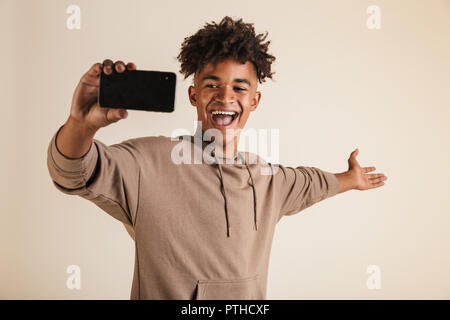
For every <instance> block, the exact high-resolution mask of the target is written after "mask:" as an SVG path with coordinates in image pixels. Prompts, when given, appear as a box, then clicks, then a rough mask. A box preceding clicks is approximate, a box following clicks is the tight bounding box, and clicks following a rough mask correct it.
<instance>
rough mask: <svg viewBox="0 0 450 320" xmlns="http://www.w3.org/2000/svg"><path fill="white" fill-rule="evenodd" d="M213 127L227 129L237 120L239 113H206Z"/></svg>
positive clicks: (218, 111) (216, 111)
mask: <svg viewBox="0 0 450 320" xmlns="http://www.w3.org/2000/svg"><path fill="white" fill-rule="evenodd" d="M208 114H209V116H210V117H211V120H212V122H213V123H214V126H215V127H218V128H227V127H231V126H233V125H234V124H235V122H236V121H237V119H238V118H239V112H235V111H220V110H215V111H211V112H208Z"/></svg>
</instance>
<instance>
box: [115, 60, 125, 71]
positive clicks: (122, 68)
mask: <svg viewBox="0 0 450 320" xmlns="http://www.w3.org/2000/svg"><path fill="white" fill-rule="evenodd" d="M114 68H115V70H116V71H117V72H119V73H121V72H124V71H125V70H126V69H127V68H126V67H125V63H123V61H122V60H117V61H116V62H115V63H114Z"/></svg>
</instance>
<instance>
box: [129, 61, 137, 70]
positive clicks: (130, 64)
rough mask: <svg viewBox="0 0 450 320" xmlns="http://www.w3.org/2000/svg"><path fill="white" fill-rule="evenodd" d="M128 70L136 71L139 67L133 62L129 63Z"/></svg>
mask: <svg viewBox="0 0 450 320" xmlns="http://www.w3.org/2000/svg"><path fill="white" fill-rule="evenodd" d="M127 69H128V70H136V69H137V67H136V65H135V64H134V63H133V62H128V63H127Z"/></svg>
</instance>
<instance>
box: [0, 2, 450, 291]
mask: <svg viewBox="0 0 450 320" xmlns="http://www.w3.org/2000/svg"><path fill="white" fill-rule="evenodd" d="M71 4H76V5H78V6H80V8H81V29H80V30H69V29H67V27H66V20H67V18H68V16H69V14H67V13H66V9H67V7H68V6H69V5H71ZM369 5H378V6H379V7H380V9H381V29H379V30H369V29H368V28H367V27H366V21H367V19H368V14H367V13H366V9H367V7H368V6H369ZM0 12H1V19H0V24H1V28H0V30H1V31H0V32H1V39H2V44H1V47H2V49H1V50H0V54H1V60H0V62H1V64H2V65H1V69H2V71H1V76H0V79H1V92H2V93H1V103H2V108H1V119H2V122H3V125H2V126H1V127H0V128H1V130H2V132H1V133H2V137H3V139H1V141H2V150H3V151H2V157H1V165H2V171H3V174H4V175H3V183H2V184H1V190H0V191H1V193H0V194H1V201H0V206H1V217H0V221H1V225H0V226H1V230H0V259H1V260H0V298H3V299H129V294H130V288H131V280H132V272H133V263H134V246H133V241H132V240H131V238H130V237H129V236H128V234H127V233H126V231H125V229H124V227H123V225H122V224H121V223H119V222H118V221H116V220H114V219H113V218H111V217H110V216H109V215H107V214H106V213H104V212H103V211H101V209H100V208H98V207H96V206H95V205H94V204H93V203H90V202H89V201H87V200H84V199H82V198H79V197H71V196H68V195H64V194H62V193H60V192H58V191H57V190H56V189H55V188H54V187H53V185H52V183H51V180H50V177H49V175H48V171H47V167H46V155H47V154H46V152H47V146H48V143H49V141H50V138H51V136H52V135H53V134H54V133H55V132H56V130H57V129H58V128H59V126H60V125H62V124H63V123H64V122H65V120H66V118H67V116H68V113H69V108H70V103H71V99H72V94H73V91H74V89H75V87H76V85H77V83H78V81H79V79H80V77H81V75H82V74H83V73H84V72H86V70H87V69H88V68H89V67H90V66H91V65H92V64H93V63H95V62H101V61H103V59H105V58H111V59H113V60H117V59H122V60H123V61H125V62H128V61H133V62H135V63H136V64H137V66H138V68H139V69H146V70H162V71H173V72H176V73H177V76H178V82H177V96H176V111H175V112H174V113H173V114H158V113H149V112H142V111H130V112H129V117H128V119H126V120H124V121H121V122H120V123H117V124H115V125H112V126H110V127H108V128H106V129H103V130H101V131H100V132H99V133H98V135H97V136H96V138H97V139H99V140H101V141H102V142H104V143H107V144H113V143H117V142H120V141H123V140H126V139H129V138H132V137H140V136H148V135H166V136H170V135H171V133H172V132H173V130H175V129H177V128H185V129H187V130H189V131H190V132H193V129H194V128H193V121H194V120H195V119H196V111H195V108H193V107H192V106H190V104H189V101H188V98H187V88H188V86H189V84H190V81H191V79H190V78H189V79H187V80H183V79H182V77H181V75H180V74H179V73H178V70H179V63H178V62H177V60H176V56H177V54H178V52H179V49H180V45H181V42H182V41H183V39H184V37H186V36H189V35H191V34H192V33H193V32H195V31H197V30H198V29H199V28H200V27H202V26H203V25H204V23H205V22H209V21H212V20H215V21H220V19H221V18H222V17H223V16H224V15H231V16H232V17H234V18H237V17H242V18H244V20H245V21H247V22H253V23H255V28H256V31H257V32H263V31H266V30H267V31H269V38H270V39H271V40H272V44H271V52H272V53H273V54H274V55H275V56H276V57H277V60H276V62H275V63H274V65H273V67H274V70H275V71H276V74H275V81H270V80H269V81H268V82H267V83H265V84H263V85H262V86H260V90H261V92H262V99H261V103H260V105H259V108H258V109H257V110H256V111H255V112H254V113H253V114H252V115H251V117H250V119H249V122H248V123H247V126H248V128H257V129H262V128H274V129H279V130H280V163H282V164H284V165H290V166H297V165H308V166H316V167H319V168H321V169H324V170H327V171H331V172H342V171H345V170H346V169H347V159H348V156H349V154H350V152H351V151H352V150H353V149H354V148H356V147H358V148H359V149H360V154H359V156H358V160H359V161H360V163H361V165H363V166H369V165H375V166H376V167H377V172H383V173H385V174H386V175H387V176H388V180H387V183H386V185H385V186H384V187H382V188H379V189H375V190H369V191H365V192H360V191H349V192H347V193H344V194H339V195H337V196H336V197H333V198H331V199H328V200H325V201H323V202H321V203H318V204H316V205H315V206H313V207H311V208H308V209H306V210H305V211H303V212H301V213H299V214H297V215H295V216H292V217H284V218H283V219H282V220H281V221H280V223H279V224H278V226H277V230H276V234H275V238H274V242H273V247H272V255H271V262H270V274H269V280H268V291H267V298H268V299H443V298H445V299H449V298H450V272H449V270H450V235H449V231H448V230H450V216H449V213H450V200H449V191H450V190H449V189H450V188H449V181H450V173H449V172H450V171H449V169H448V165H449V163H450V152H449V144H448V137H449V136H450V128H449V120H450V90H449V88H450V1H448V0H447V1H446V0H433V1H424V0H423V1H413V0H409V1H407V0H403V1H401V0H396V1H364V0H351V1H350V0H349V1H331V0H330V1H323V0H322V1H298V0H296V1H282V0H280V1H276V2H274V1H262V0H257V1H232V0H230V1H226V2H223V1H220V2H219V1H129V0H128V1H61V0H58V1H56V0H54V1H7V0H6V1H5V0H2V1H1V2H0ZM205 200H206V199H205ZM69 265H78V266H80V268H81V290H69V289H67V288H66V279H67V277H68V276H69V275H68V274H67V273H66V268H67V267H68V266H69ZM369 265H377V266H379V267H380V269H381V288H380V289H375V290H369V289H368V288H367V286H366V281H367V279H368V277H369V274H368V273H367V267H368V266H369Z"/></svg>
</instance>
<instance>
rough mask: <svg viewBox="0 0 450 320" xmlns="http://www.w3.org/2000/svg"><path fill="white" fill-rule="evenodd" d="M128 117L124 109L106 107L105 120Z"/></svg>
mask: <svg viewBox="0 0 450 320" xmlns="http://www.w3.org/2000/svg"><path fill="white" fill-rule="evenodd" d="M126 117H128V112H127V110H126V109H108V110H107V111H106V120H108V122H110V123H114V122H117V121H119V120H121V119H125V118H126Z"/></svg>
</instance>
